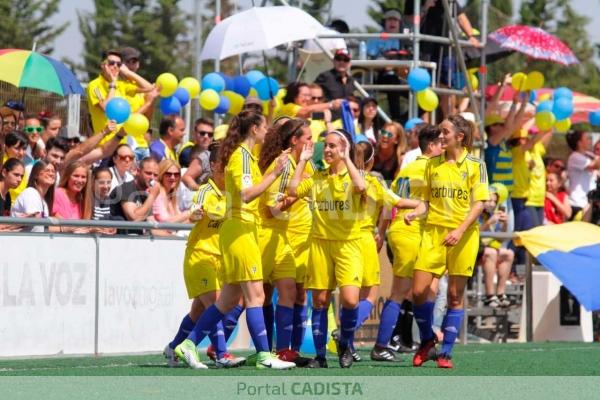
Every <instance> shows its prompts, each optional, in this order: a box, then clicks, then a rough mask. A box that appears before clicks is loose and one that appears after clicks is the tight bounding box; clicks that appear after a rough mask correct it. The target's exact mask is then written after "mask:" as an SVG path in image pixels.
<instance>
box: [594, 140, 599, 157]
mask: <svg viewBox="0 0 600 400" xmlns="http://www.w3.org/2000/svg"><path fill="white" fill-rule="evenodd" d="M593 153H594V155H596V156H600V139H598V140H596V143H594V151H593Z"/></svg>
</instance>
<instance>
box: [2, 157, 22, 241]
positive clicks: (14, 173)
mask: <svg viewBox="0 0 600 400" xmlns="http://www.w3.org/2000/svg"><path fill="white" fill-rule="evenodd" d="M24 174H25V166H24V165H23V162H22V161H21V160H17V159H16V158H9V159H8V160H7V161H6V162H5V163H4V164H3V165H2V169H1V170H0V217H7V216H9V215H10V206H11V204H12V199H11V197H10V192H9V190H10V189H15V188H16V187H18V186H19V185H20V184H21V181H22V180H23V175H24ZM0 230H2V228H1V227H0Z"/></svg>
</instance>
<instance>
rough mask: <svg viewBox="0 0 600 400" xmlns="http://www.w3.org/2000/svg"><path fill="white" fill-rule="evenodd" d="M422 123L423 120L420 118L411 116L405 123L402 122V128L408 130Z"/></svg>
mask: <svg viewBox="0 0 600 400" xmlns="http://www.w3.org/2000/svg"><path fill="white" fill-rule="evenodd" d="M424 123H425V121H423V120H422V119H421V118H411V119H409V120H408V121H406V124H404V130H405V131H410V130H411V129H414V127H415V126H417V125H419V124H424Z"/></svg>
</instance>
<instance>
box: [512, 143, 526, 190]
mask: <svg viewBox="0 0 600 400" xmlns="http://www.w3.org/2000/svg"><path fill="white" fill-rule="evenodd" d="M511 152H512V158H513V190H512V194H511V197H514V198H516V199H525V198H527V196H528V195H529V179H530V178H531V176H530V175H531V174H530V171H529V161H530V160H531V154H530V153H529V152H528V151H523V148H522V147H521V146H516V147H513V148H512V149H511Z"/></svg>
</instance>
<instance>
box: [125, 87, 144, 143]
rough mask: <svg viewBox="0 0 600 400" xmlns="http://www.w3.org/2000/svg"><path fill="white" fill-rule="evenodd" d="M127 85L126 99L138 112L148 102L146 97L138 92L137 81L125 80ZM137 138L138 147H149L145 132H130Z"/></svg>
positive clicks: (132, 108) (132, 109)
mask: <svg viewBox="0 0 600 400" xmlns="http://www.w3.org/2000/svg"><path fill="white" fill-rule="evenodd" d="M123 84H124V86H125V99H126V100H127V101H128V102H129V105H130V106H131V112H132V113H134V112H137V111H138V110H139V109H140V108H142V106H143V105H144V103H146V98H145V97H144V95H143V94H142V93H138V92H137V90H138V86H137V84H136V83H135V82H132V81H123ZM129 136H130V137H132V138H133V139H134V140H135V143H136V144H137V146H138V147H148V142H147V141H146V138H145V137H144V132H141V133H136V134H134V135H132V134H129Z"/></svg>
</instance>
